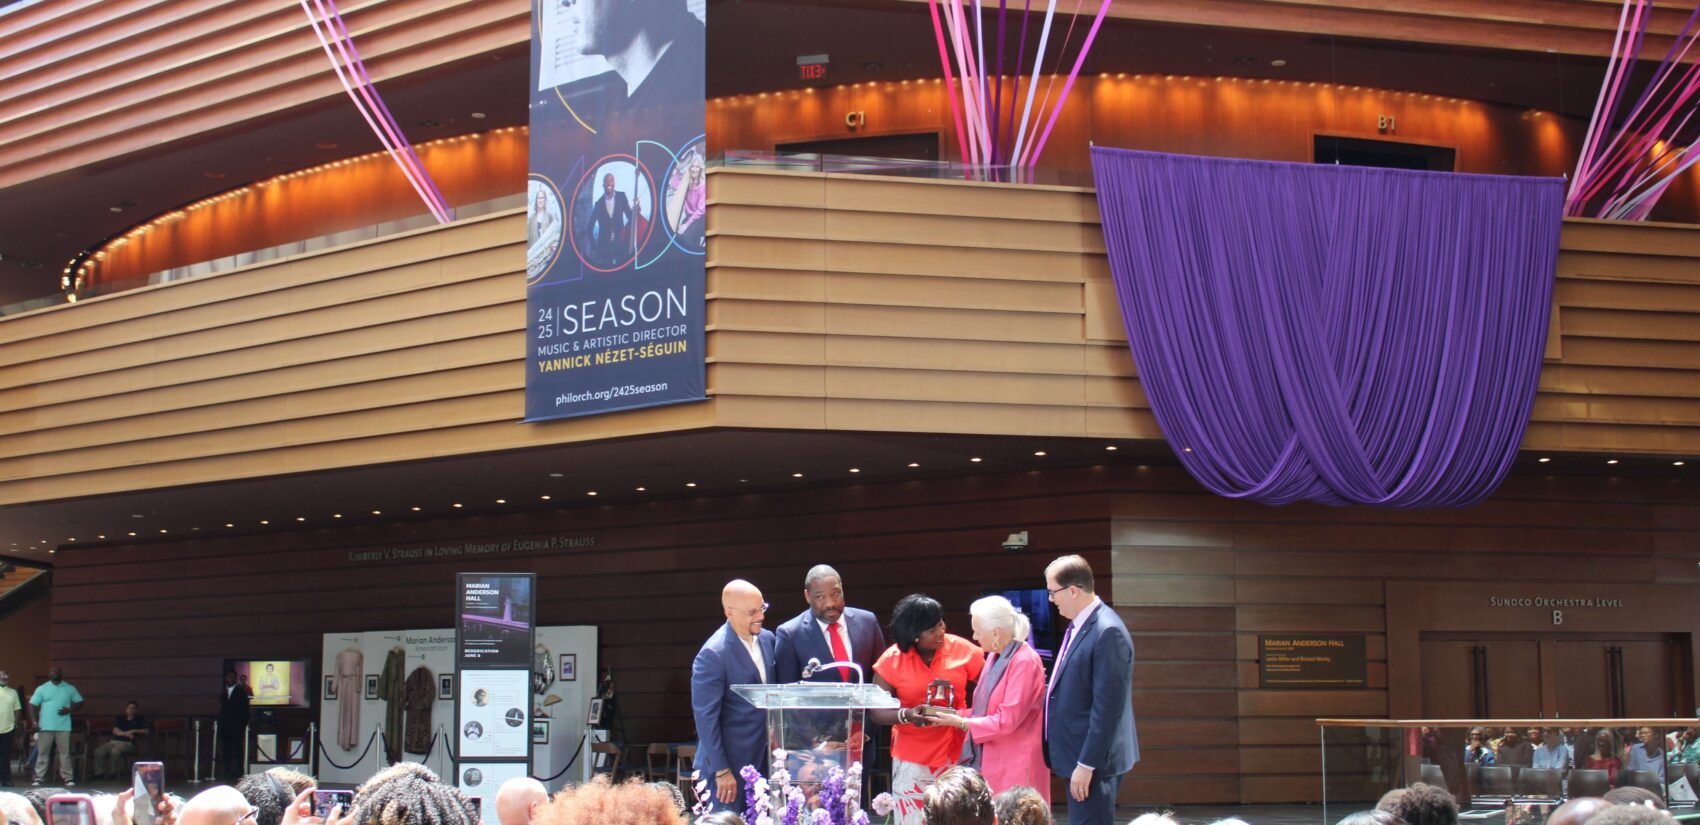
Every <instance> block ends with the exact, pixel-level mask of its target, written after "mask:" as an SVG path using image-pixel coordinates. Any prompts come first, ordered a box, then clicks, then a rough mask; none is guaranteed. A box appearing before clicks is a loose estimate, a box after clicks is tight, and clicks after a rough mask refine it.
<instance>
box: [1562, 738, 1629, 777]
mask: <svg viewBox="0 0 1700 825" xmlns="http://www.w3.org/2000/svg"><path fill="white" fill-rule="evenodd" d="M1581 744H1582V743H1578V748H1579V749H1580V747H1581ZM1593 750H1594V752H1593V753H1591V754H1589V755H1588V757H1587V758H1586V759H1583V758H1582V754H1581V753H1580V750H1579V751H1578V753H1576V754H1575V757H1574V758H1575V759H1576V767H1578V768H1586V769H1588V770H1594V771H1605V772H1606V782H1608V783H1610V784H1611V785H1613V786H1614V787H1615V786H1616V785H1617V772H1618V771H1619V770H1622V769H1623V748H1622V746H1621V745H1619V744H1618V742H1617V734H1616V733H1614V732H1613V731H1612V729H1611V728H1600V730H1599V732H1598V733H1596V734H1594V749H1593Z"/></svg>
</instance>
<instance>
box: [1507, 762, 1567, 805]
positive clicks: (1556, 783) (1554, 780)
mask: <svg viewBox="0 0 1700 825" xmlns="http://www.w3.org/2000/svg"><path fill="white" fill-rule="evenodd" d="M1563 780H1564V777H1563V771H1560V770H1559V769H1557V768H1524V769H1523V770H1522V771H1520V772H1518V774H1517V795H1518V796H1540V797H1547V798H1551V799H1557V798H1558V797H1559V796H1561V795H1562V794H1563V792H1564V781H1563Z"/></svg>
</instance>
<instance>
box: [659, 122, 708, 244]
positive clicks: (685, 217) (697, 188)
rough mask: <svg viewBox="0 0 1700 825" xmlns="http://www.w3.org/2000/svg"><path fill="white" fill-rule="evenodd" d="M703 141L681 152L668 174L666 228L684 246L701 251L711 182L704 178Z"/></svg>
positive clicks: (703, 242) (704, 241)
mask: <svg viewBox="0 0 1700 825" xmlns="http://www.w3.org/2000/svg"><path fill="white" fill-rule="evenodd" d="M703 150H704V146H703V143H702V141H698V142H696V143H693V144H691V147H690V148H689V149H686V150H685V151H684V152H683V153H682V154H680V155H679V162H678V163H677V164H676V165H675V166H674V167H673V173H672V174H671V175H669V176H668V177H667V228H669V229H671V230H673V234H674V235H675V236H677V237H678V239H679V244H680V245H681V246H683V247H684V248H685V249H688V250H692V251H700V250H702V249H703V247H704V245H705V244H706V239H705V237H704V235H703V217H704V216H705V215H707V214H708V181H707V180H706V179H705V178H704V177H703V166H704V162H703Z"/></svg>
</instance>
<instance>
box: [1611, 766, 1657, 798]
mask: <svg viewBox="0 0 1700 825" xmlns="http://www.w3.org/2000/svg"><path fill="white" fill-rule="evenodd" d="M1617 785H1618V787H1620V788H1628V787H1635V788H1646V789H1647V790H1649V791H1652V792H1653V793H1656V794H1658V795H1659V798H1661V799H1663V798H1664V795H1665V789H1664V785H1662V784H1661V783H1660V782H1659V775H1658V774H1656V773H1653V772H1652V771H1619V772H1618V774H1617Z"/></svg>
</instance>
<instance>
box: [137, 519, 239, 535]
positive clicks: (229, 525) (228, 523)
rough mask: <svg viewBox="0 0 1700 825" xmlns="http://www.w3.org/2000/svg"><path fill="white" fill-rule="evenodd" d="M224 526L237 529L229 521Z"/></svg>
mask: <svg viewBox="0 0 1700 825" xmlns="http://www.w3.org/2000/svg"><path fill="white" fill-rule="evenodd" d="M224 526H226V527H235V526H236V525H234V524H232V523H230V522H228V521H227V522H225V523H224ZM130 535H132V536H133V535H135V533H131V534H130Z"/></svg>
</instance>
